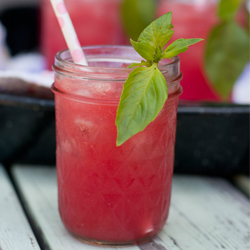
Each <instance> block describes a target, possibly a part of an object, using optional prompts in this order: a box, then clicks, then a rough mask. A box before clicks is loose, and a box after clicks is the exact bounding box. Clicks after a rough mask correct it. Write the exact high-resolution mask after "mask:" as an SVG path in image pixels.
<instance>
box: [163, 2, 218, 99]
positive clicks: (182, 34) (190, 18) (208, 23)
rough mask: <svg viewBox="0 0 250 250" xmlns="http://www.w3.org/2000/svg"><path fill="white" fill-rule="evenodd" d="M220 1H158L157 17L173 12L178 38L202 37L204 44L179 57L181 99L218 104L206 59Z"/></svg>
mask: <svg viewBox="0 0 250 250" xmlns="http://www.w3.org/2000/svg"><path fill="white" fill-rule="evenodd" d="M217 3H218V0H159V5H158V15H159V16H160V15H163V14H164V13H166V12H168V11H172V12H173V17H172V23H173V25H174V30H175V32H174V35H173V38H172V40H176V39H179V38H203V39H205V41H203V42H200V43H197V44H195V45H194V46H190V47H189V48H188V50H187V51H186V52H185V53H182V54H180V59H181V72H182V74H183V76H184V77H183V80H182V82H181V84H182V86H183V89H184V93H183V95H182V96H181V99H186V100H208V101H218V100H219V99H220V98H219V96H217V95H216V93H215V91H214V90H213V88H212V85H211V83H210V82H209V81H208V79H207V77H206V74H205V71H204V66H203V61H204V60H203V57H204V49H205V44H206V40H207V38H208V35H209V33H210V31H211V29H212V28H213V26H214V25H215V24H216V23H217V22H218V19H217Z"/></svg>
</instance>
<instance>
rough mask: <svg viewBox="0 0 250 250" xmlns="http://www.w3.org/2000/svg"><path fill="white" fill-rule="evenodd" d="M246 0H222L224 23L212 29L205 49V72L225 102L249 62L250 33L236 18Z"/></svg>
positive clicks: (220, 12)
mask: <svg viewBox="0 0 250 250" xmlns="http://www.w3.org/2000/svg"><path fill="white" fill-rule="evenodd" d="M242 2H243V1H242V0H221V1H220V2H219V5H218V16H219V18H220V22H219V23H218V24H217V25H216V26H215V27H214V28H213V29H212V30H211V32H210V34H209V37H208V39H207V43H206V48H205V60H204V62H205V71H206V74H207V76H208V78H209V80H210V82H211V84H212V85H213V86H214V88H215V90H216V91H217V92H218V94H219V95H220V96H221V98H222V99H223V100H224V101H229V100H230V94H231V91H232V88H233V85H234V83H235V82H236V80H237V78H238V77H239V75H240V74H241V73H242V71H243V69H244V68H245V66H246V64H247V62H248V61H249V33H248V32H247V31H246V30H245V29H243V28H242V27H240V26H239V24H238V23H237V22H236V21H235V15H236V13H237V11H238V9H239V7H240V5H241V4H242Z"/></svg>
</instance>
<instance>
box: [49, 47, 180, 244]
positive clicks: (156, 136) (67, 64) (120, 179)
mask: <svg viewBox="0 0 250 250" xmlns="http://www.w3.org/2000/svg"><path fill="white" fill-rule="evenodd" d="M83 50H84V53H85V55H86V57H87V60H88V62H89V65H90V66H89V67H86V66H80V65H76V64H74V63H72V59H71V57H70V54H69V52H68V51H62V52H60V53H58V54H57V55H56V61H55V64H54V66H53V68H54V71H55V82H54V84H53V86H52V90H53V91H54V93H55V108H56V140H57V149H56V157H57V158H56V160H57V164H56V165H57V174H58V178H57V180H58V201H59V211H60V215H61V219H62V221H63V223H64V225H65V227H66V228H67V229H68V231H69V232H71V233H72V234H73V235H74V236H76V237H77V238H79V239H81V240H83V241H86V242H88V243H93V244H101V245H127V244H136V243H141V242H146V241H149V240H150V239H151V238H152V237H154V236H155V235H156V234H157V233H158V232H159V231H160V230H161V229H162V228H163V226H164V225H165V223H166V220H167V217H168V212H169V205H170V196H171V183H172V174H173V164H174V148H175V134H176V114H177V103H178V97H179V95H180V93H181V92H182V88H181V86H180V80H181V77H182V75H181V73H180V70H179V58H178V57H175V58H173V59H172V60H165V61H164V62H163V63H165V64H164V65H161V66H160V69H161V71H162V73H163V74H164V76H165V78H166V81H167V84H168V92H169V98H168V100H167V101H166V103H165V105H164V107H163V109H162V111H161V112H160V113H159V115H158V116H157V118H156V119H155V120H154V121H153V122H152V123H150V124H149V125H148V126H147V127H146V129H145V130H144V131H142V132H140V133H138V134H136V135H135V136H133V137H132V138H130V139H129V140H128V141H126V142H125V143H124V144H122V145H121V146H119V147H116V135H117V132H116V126H115V117H116V111H117V107H118V103H119V98H120V95H121V91H122V87H123V83H124V81H125V79H126V78H127V76H128V74H129V72H131V69H126V68H124V67H126V65H127V64H130V63H131V62H136V61H140V60H141V58H140V57H139V55H138V54H137V53H136V52H135V51H134V50H133V48H131V47H128V46H93V47H83Z"/></svg>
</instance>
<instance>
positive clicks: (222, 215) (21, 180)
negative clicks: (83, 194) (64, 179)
mask: <svg viewBox="0 0 250 250" xmlns="http://www.w3.org/2000/svg"><path fill="white" fill-rule="evenodd" d="M12 173H13V176H14V179H15V181H16V184H17V186H18V187H19V189H20V191H21V194H22V196H23V199H24V200H25V202H26V205H27V208H28V210H29V212H30V214H31V216H32V217H33V219H34V221H35V223H36V225H37V227H38V228H39V231H40V233H41V234H42V237H43V239H44V245H45V246H46V245H47V246H49V248H44V249H51V250H58V249H60V250H69V249H71V250H80V249H81V250H95V249H102V248H100V247H95V246H90V245H87V244H84V243H82V242H80V241H78V240H77V239H75V238H73V237H72V236H71V235H69V234H68V232H67V231H66V229H65V228H64V227H63V225H62V223H61V220H60V217H59V214H58V209H57V186H56V171H55V169H54V168H46V167H42V166H41V167H28V166H15V167H14V168H13V171H12ZM249 208H250V203H249V200H248V199H247V198H246V197H245V196H244V195H242V194H241V192H239V191H238V190H236V189H235V188H234V187H233V186H231V185H230V184H229V183H228V182H227V181H225V180H223V179H216V178H205V177H192V176H175V177H174V179H173V192H172V202H171V208H170V216H169V219H168V222H167V224H166V226H165V227H164V229H163V230H162V232H161V233H160V234H159V235H158V236H157V237H156V238H155V239H154V240H153V241H152V242H150V243H147V244H144V245H140V246H132V247H123V248H121V249H124V250H139V249H141V250H203V249H204V250H217V249H221V250H225V249H226V250H247V249H249V248H250V239H249V233H250V211H249ZM103 249H120V248H103Z"/></svg>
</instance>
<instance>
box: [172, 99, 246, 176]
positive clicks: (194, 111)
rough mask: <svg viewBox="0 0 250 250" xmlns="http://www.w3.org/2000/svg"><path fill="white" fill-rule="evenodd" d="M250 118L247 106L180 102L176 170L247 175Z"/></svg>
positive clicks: (188, 172)
mask: <svg viewBox="0 0 250 250" xmlns="http://www.w3.org/2000/svg"><path fill="white" fill-rule="evenodd" d="M249 118H250V106H249V105H235V104H222V103H196V104H195V103H184V104H183V105H180V106H179V108H178V118H177V119H178V121H177V135H176V149H175V153H176V157H175V173H184V174H201V175H203V174H208V175H213V176H220V175H222V176H230V175H233V174H237V173H242V174H248V175H249V138H250V137H249V130H250V119H249Z"/></svg>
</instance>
